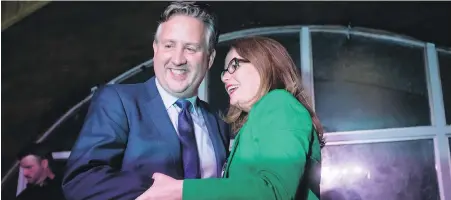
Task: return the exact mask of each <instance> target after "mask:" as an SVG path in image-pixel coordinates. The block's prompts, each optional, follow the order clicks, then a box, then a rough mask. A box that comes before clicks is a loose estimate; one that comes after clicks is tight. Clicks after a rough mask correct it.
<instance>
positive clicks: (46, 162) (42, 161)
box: [41, 159, 49, 168]
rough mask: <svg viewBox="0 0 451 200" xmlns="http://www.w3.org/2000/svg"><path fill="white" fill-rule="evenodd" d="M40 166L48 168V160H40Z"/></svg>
mask: <svg viewBox="0 0 451 200" xmlns="http://www.w3.org/2000/svg"><path fill="white" fill-rule="evenodd" d="M41 166H42V167H44V168H48V167H49V160H47V159H42V160H41Z"/></svg>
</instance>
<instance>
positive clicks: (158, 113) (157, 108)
mask: <svg viewBox="0 0 451 200" xmlns="http://www.w3.org/2000/svg"><path fill="white" fill-rule="evenodd" d="M145 84H146V90H147V91H148V94H149V97H150V98H149V99H148V100H147V102H146V103H145V109H144V111H143V112H145V113H146V115H147V116H149V117H150V119H152V122H153V124H151V123H149V125H153V126H155V127H156V128H157V130H158V132H159V134H160V136H161V138H166V139H167V140H168V142H169V143H170V145H171V146H170V148H177V149H176V151H175V152H180V141H179V139H178V136H177V132H176V130H175V128H174V125H173V124H172V122H171V119H170V118H169V115H168V112H167V110H166V108H165V106H164V103H163V100H162V99H161V96H160V94H159V93H158V90H157V87H156V85H155V78H151V79H149V80H148V81H147V82H146V83H145ZM179 157H180V155H174V158H173V159H174V162H175V163H177V162H176V159H178V158H179Z"/></svg>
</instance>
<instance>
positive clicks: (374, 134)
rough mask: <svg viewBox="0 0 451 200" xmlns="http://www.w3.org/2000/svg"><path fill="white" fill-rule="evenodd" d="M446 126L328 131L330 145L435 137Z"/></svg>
mask: <svg viewBox="0 0 451 200" xmlns="http://www.w3.org/2000/svg"><path fill="white" fill-rule="evenodd" d="M443 130H444V128H437V127H432V126H420V127H406V128H387V129H375V130H359V131H343V132H333V133H327V134H326V138H327V143H328V145H342V144H361V143H372V142H396V141H405V140H414V139H433V138H434V137H435V136H436V135H437V133H438V132H441V131H443Z"/></svg>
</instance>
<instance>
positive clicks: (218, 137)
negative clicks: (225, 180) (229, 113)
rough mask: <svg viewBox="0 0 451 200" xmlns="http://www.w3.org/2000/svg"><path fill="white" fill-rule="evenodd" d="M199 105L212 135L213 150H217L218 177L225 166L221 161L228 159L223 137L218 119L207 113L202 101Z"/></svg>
mask: <svg viewBox="0 0 451 200" xmlns="http://www.w3.org/2000/svg"><path fill="white" fill-rule="evenodd" d="M198 105H199V108H200V109H201V111H202V116H203V117H204V121H205V124H206V125H207V129H208V133H209V135H210V139H211V143H212V144H213V148H214V150H215V157H216V168H217V175H218V176H220V175H221V171H222V165H223V164H224V163H222V162H221V160H225V157H226V151H225V148H226V147H225V146H224V142H223V138H222V137H223V136H222V134H221V132H220V131H219V128H218V120H217V119H216V117H215V116H214V115H213V114H212V113H210V112H208V111H207V109H206V108H205V107H204V105H203V104H202V103H201V102H200V100H198Z"/></svg>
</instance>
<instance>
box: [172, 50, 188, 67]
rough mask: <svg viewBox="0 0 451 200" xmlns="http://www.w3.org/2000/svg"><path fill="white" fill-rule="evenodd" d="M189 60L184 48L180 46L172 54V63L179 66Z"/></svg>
mask: <svg viewBox="0 0 451 200" xmlns="http://www.w3.org/2000/svg"><path fill="white" fill-rule="evenodd" d="M186 62H187V60H186V57H185V52H184V50H183V49H182V48H178V49H177V50H175V51H174V54H173V55H172V64H174V65H176V66H179V65H184V64H186Z"/></svg>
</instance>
